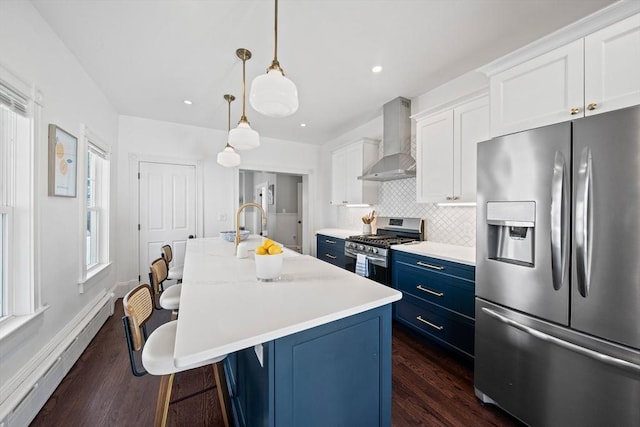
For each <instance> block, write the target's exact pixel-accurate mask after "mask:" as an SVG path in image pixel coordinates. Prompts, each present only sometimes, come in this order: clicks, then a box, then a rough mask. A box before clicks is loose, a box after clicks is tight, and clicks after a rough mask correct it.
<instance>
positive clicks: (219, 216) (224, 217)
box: [218, 213, 227, 221]
mask: <svg viewBox="0 0 640 427" xmlns="http://www.w3.org/2000/svg"><path fill="white" fill-rule="evenodd" d="M226 220H227V214H223V213H221V214H218V221H226Z"/></svg>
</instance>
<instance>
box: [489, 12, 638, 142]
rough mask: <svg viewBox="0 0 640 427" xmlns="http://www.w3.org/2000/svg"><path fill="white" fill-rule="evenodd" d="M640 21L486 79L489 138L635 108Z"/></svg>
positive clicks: (617, 26) (629, 20)
mask: <svg viewBox="0 0 640 427" xmlns="http://www.w3.org/2000/svg"><path fill="white" fill-rule="evenodd" d="M639 76H640V15H634V16H632V17H630V18H627V19H625V20H623V21H620V22H617V23H616V24H613V25H611V26H608V27H606V28H604V29H602V30H599V31H597V32H595V33H592V34H590V35H588V36H587V37H585V38H584V39H579V40H576V41H574V42H573V43H570V44H568V45H565V46H562V47H560V48H558V49H555V50H552V51H551V52H548V53H546V54H543V55H541V56H538V57H536V58H533V59H531V60H529V61H526V62H523V63H521V64H518V65H515V66H513V67H511V68H509V69H507V70H505V71H502V72H499V73H497V74H495V75H493V76H491V78H490V95H491V135H492V136H499V135H505V134H508V133H513V132H518V131H521V130H526V129H532V128H536V127H540V126H545V125H549V124H553V123H559V122H563V121H567V120H572V119H575V118H578V117H584V116H585V115H591V114H598V113H603V112H605V111H611V110H615V109H619V108H624V107H628V106H631V105H636V104H640V77H639Z"/></svg>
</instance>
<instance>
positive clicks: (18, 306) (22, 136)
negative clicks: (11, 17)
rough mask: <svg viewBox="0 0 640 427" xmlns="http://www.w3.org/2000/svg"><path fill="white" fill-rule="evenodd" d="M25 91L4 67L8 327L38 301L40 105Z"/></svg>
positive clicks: (1, 128) (1, 274)
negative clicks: (36, 163) (36, 210)
mask: <svg viewBox="0 0 640 427" xmlns="http://www.w3.org/2000/svg"><path fill="white" fill-rule="evenodd" d="M18 87H20V89H17V88H18ZM26 93H28V88H27V87H26V86H25V85H24V84H23V83H22V82H20V81H19V80H18V79H16V78H15V77H13V76H12V75H11V74H9V73H8V72H7V71H5V70H4V69H3V68H0V239H1V242H0V321H1V322H2V325H3V327H4V325H5V323H4V322H5V321H10V320H11V319H12V318H14V317H16V316H24V315H30V314H33V313H34V312H35V311H36V303H37V295H36V289H35V285H34V270H33V265H34V252H33V247H34V243H33V242H34V233H35V231H34V217H33V212H34V210H33V204H34V203H33V197H34V191H33V183H34V182H35V178H34V176H33V175H34V154H33V153H34V132H33V129H34V128H35V127H34V119H33V111H34V109H35V106H34V104H33V102H32V100H31V98H30V97H29V96H28V95H26ZM23 320H24V318H23ZM27 320H28V319H27ZM14 325H16V323H14ZM6 330H7V329H3V331H6ZM0 332H2V331H0ZM2 336H3V334H1V333H0V337H2Z"/></svg>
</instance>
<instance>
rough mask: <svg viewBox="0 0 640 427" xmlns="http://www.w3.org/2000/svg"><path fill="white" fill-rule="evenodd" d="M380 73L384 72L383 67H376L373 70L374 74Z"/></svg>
mask: <svg viewBox="0 0 640 427" xmlns="http://www.w3.org/2000/svg"><path fill="white" fill-rule="evenodd" d="M380 71H382V65H376V66H374V67H373V68H372V69H371V72H373V73H379V72H380Z"/></svg>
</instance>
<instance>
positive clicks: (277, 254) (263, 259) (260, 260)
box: [255, 239, 284, 282]
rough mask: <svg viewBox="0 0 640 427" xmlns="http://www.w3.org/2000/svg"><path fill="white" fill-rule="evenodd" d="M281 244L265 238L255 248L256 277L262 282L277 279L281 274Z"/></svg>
mask: <svg viewBox="0 0 640 427" xmlns="http://www.w3.org/2000/svg"><path fill="white" fill-rule="evenodd" d="M283 257H284V256H283V253H282V246H280V245H279V244H277V243H276V242H274V241H273V240H271V239H265V240H264V241H263V242H262V245H260V246H258V247H257V248H256V255H255V261H256V277H257V278H258V280H261V281H263V282H271V281H274V280H278V279H279V278H280V275H281V274H282V261H283Z"/></svg>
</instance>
